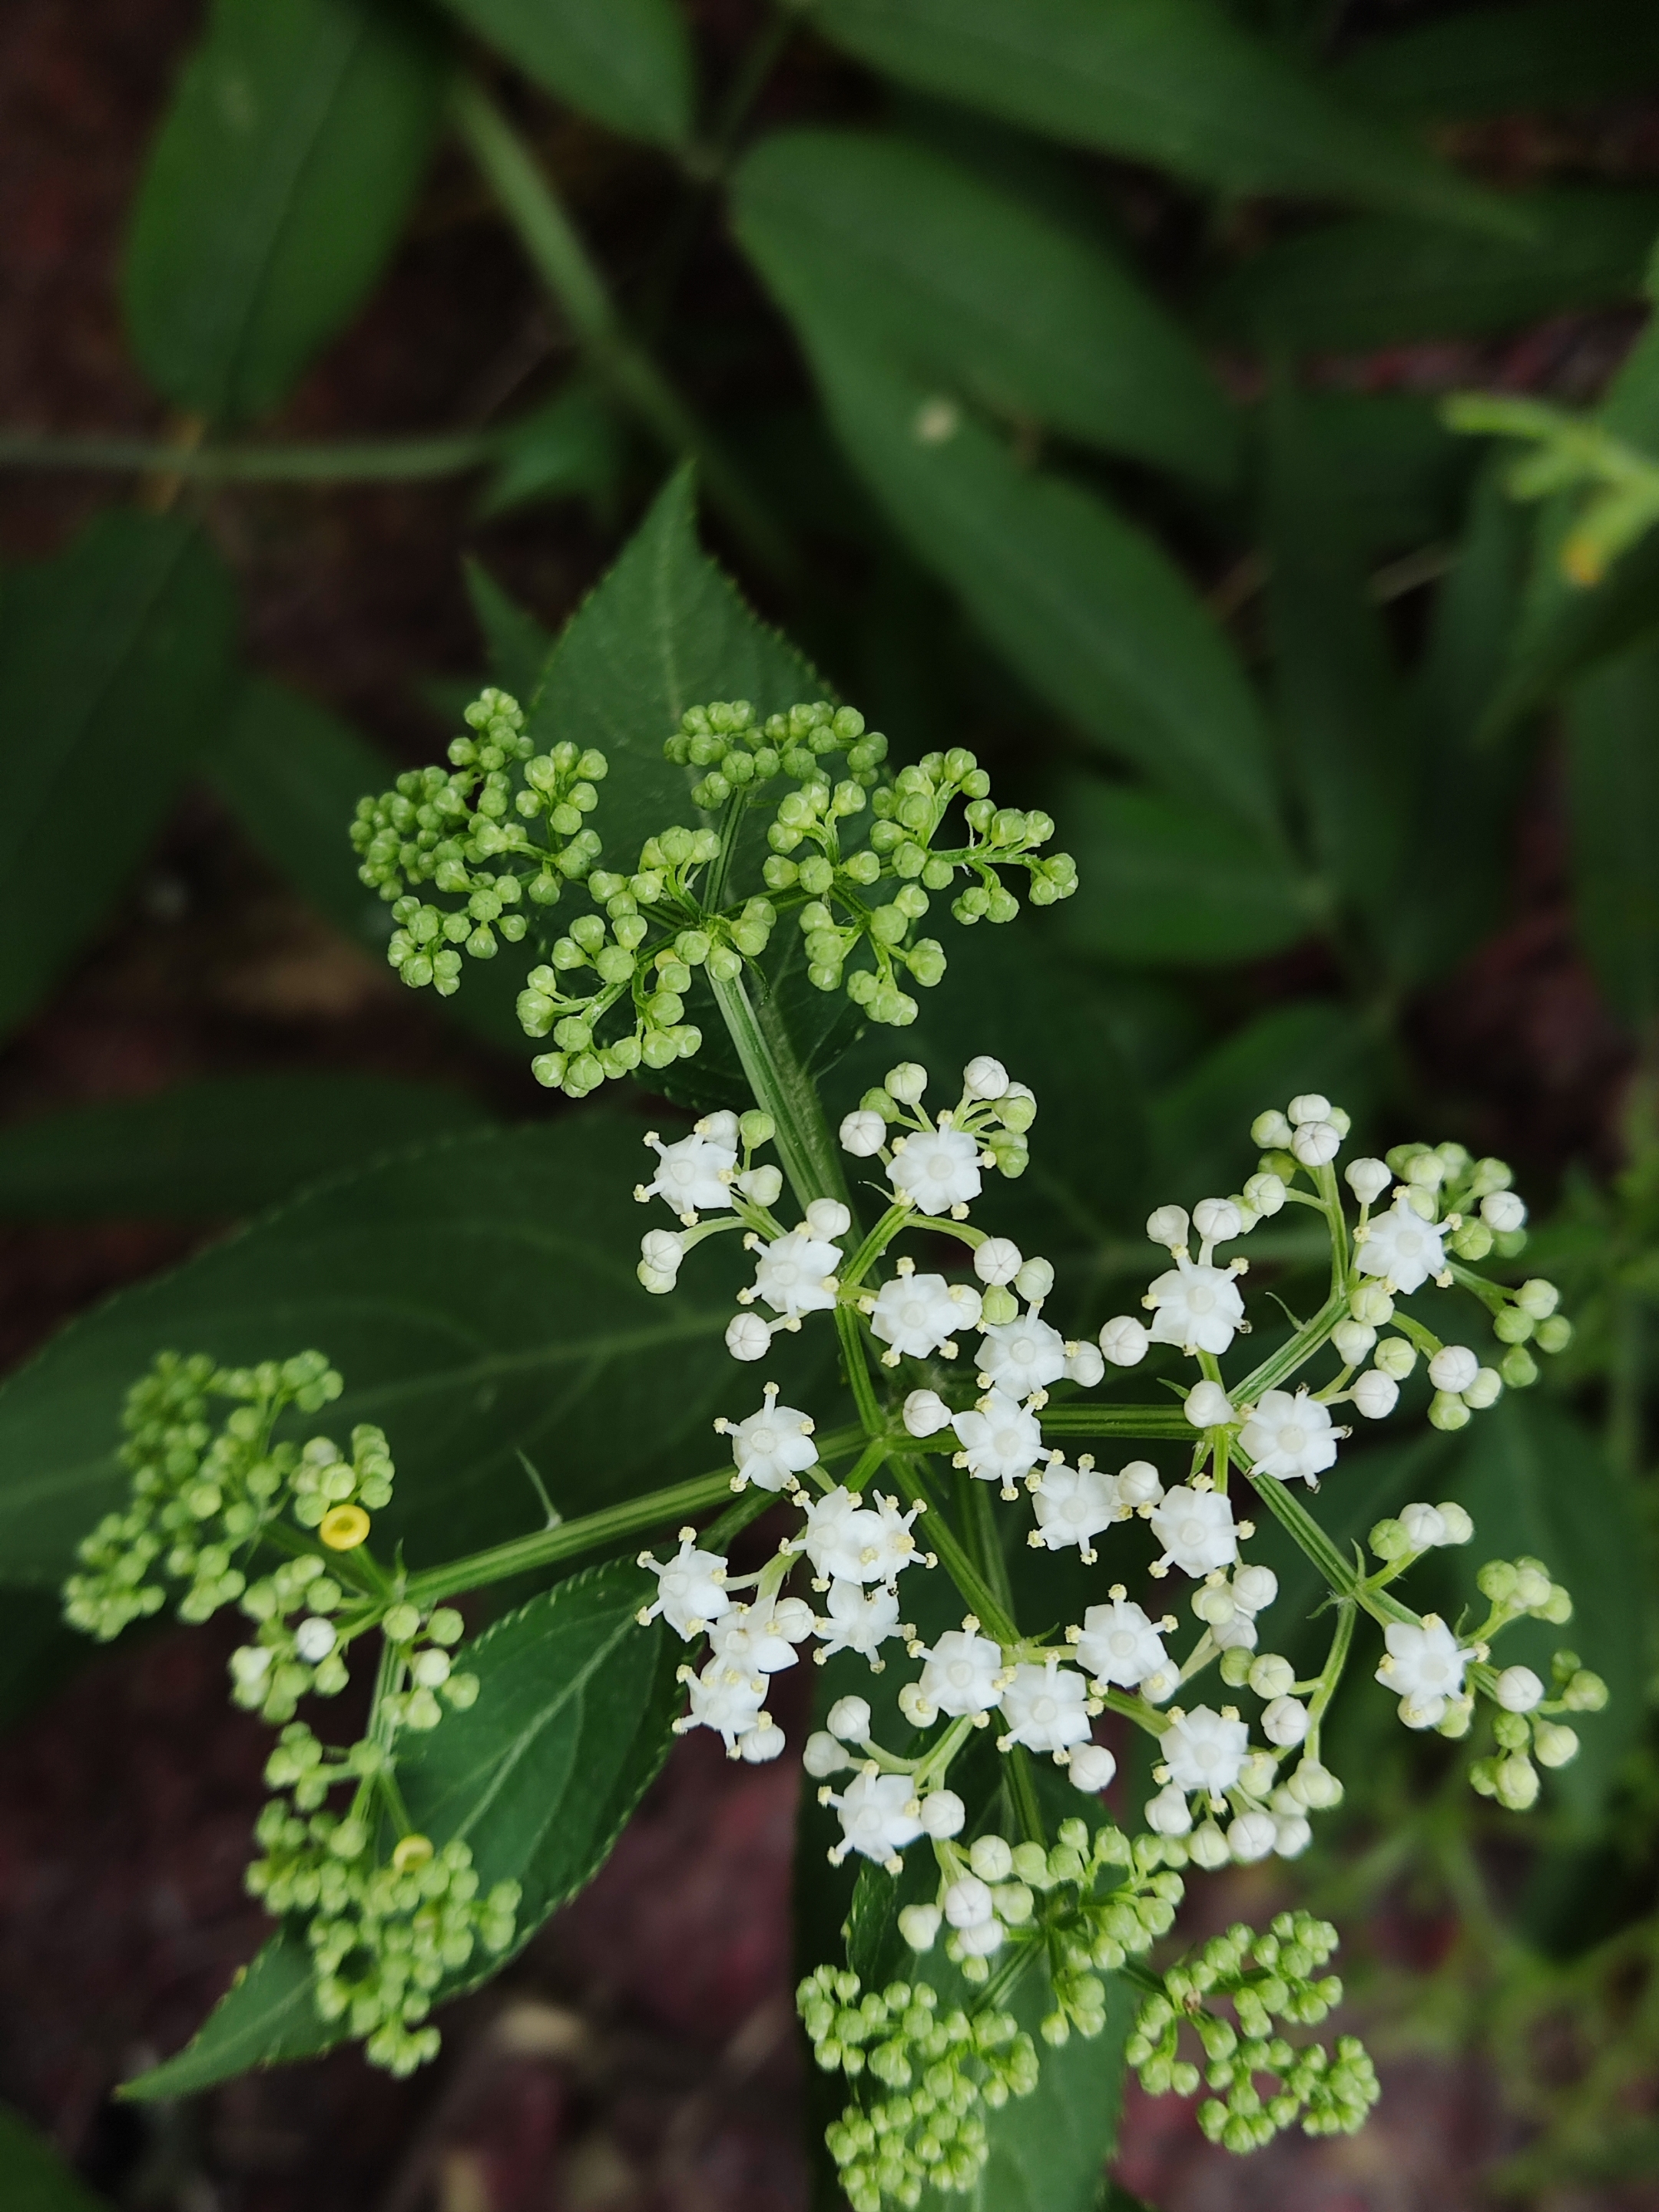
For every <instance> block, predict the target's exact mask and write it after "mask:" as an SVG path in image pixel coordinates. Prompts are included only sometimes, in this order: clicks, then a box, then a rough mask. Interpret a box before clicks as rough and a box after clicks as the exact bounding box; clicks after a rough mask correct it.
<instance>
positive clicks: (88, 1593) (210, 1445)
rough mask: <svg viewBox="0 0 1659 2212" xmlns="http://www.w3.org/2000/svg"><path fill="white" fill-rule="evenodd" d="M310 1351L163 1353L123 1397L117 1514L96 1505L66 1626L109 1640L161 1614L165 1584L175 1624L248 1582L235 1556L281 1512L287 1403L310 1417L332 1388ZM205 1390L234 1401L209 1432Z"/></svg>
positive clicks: (288, 1467)
mask: <svg viewBox="0 0 1659 2212" xmlns="http://www.w3.org/2000/svg"><path fill="white" fill-rule="evenodd" d="M340 1388H341V1384H340V1377H339V1376H337V1374H336V1373H335V1372H334V1370H332V1369H331V1367H330V1366H329V1364H328V1362H327V1360H326V1359H325V1358H324V1357H323V1355H322V1353H321V1352H301V1353H299V1354H297V1355H296V1356H295V1358H292V1359H287V1360H282V1361H277V1360H267V1361H265V1362H264V1363H263V1364H261V1365H260V1366H258V1367H256V1368H222V1367H219V1366H217V1365H216V1364H215V1362H214V1361H213V1360H212V1359H210V1358H208V1357H207V1356H206V1355H205V1354H202V1353H198V1354H196V1355H195V1356H193V1357H191V1358H180V1357H179V1355H178V1354H177V1353H176V1352H163V1353H162V1354H161V1357H160V1358H158V1359H157V1360H156V1362H155V1365H154V1366H153V1367H152V1368H151V1369H150V1370H149V1373H148V1374H147V1375H145V1376H143V1377H142V1378H141V1379H140V1380H139V1381H138V1382H137V1383H135V1384H134V1385H133V1388H132V1389H131V1391H130V1392H129V1393H128V1396H127V1401H126V1407H125V1412H124V1413H123V1417H122V1419H123V1426H124V1428H125V1431H126V1442H125V1444H124V1445H123V1447H122V1450H121V1461H122V1464H123V1465H124V1466H125V1467H126V1468H128V1469H129V1470H130V1472H131V1477H132V1489H131V1502H130V1504H128V1506H127V1509H126V1510H125V1512H121V1513H106V1515H105V1516H104V1517H103V1519H102V1520H101V1521H100V1522H99V1523H98V1525H97V1527H96V1528H94V1530H93V1531H92V1534H90V1535H89V1536H88V1537H87V1538H85V1539H84V1541H82V1544H81V1545H80V1547H79V1551H78V1556H79V1558H80V1559H81V1561H82V1565H83V1566H84V1567H85V1568H86V1569H87V1570H88V1571H87V1572H85V1573H81V1574H75V1575H71V1576H70V1577H69V1579H68V1581H67V1582H66V1583H65V1584H64V1616H65V1618H66V1619H67V1620H68V1621H69V1622H70V1626H72V1627H75V1628H79V1629H82V1630H83V1631H84V1632H86V1633H87V1634H88V1635H90V1636H95V1637H97V1638H99V1639H100V1641H101V1642H105V1643H107V1642H108V1641H109V1640H110V1639H111V1638H113V1637H116V1636H118V1635H119V1634H120V1632H121V1631H122V1630H123V1629H124V1628H125V1626H127V1624H128V1623H129V1622H130V1621H132V1620H139V1619H140V1618H142V1617H144V1616H146V1615H149V1614H151V1613H156V1612H159V1611H160V1609H161V1606H162V1605H163V1604H164V1603H165V1602H166V1595H167V1592H166V1587H165V1585H166V1583H167V1582H169V1581H170V1582H172V1583H183V1584H184V1585H185V1589H184V1594H183V1595H182V1597H181V1598H180V1599H179V1607H178V1611H179V1619H180V1620H190V1621H201V1620H208V1619H209V1618H210V1615H211V1614H213V1613H216V1612H217V1611H218V1609H219V1607H221V1606H224V1605H228V1604H231V1603H232V1602H233V1601H234V1600H235V1599H237V1598H239V1597H240V1595H242V1592H243V1590H244V1589H246V1585H247V1577H246V1574H245V1573H244V1571H243V1570H242V1569H241V1567H240V1566H239V1565H236V1564H235V1563H234V1562H235V1555H236V1554H237V1553H238V1552H239V1551H241V1550H244V1549H245V1548H246V1547H247V1546H248V1545H249V1544H251V1543H252V1541H254V1540H255V1539H256V1538H257V1537H258V1534H260V1532H261V1530H262V1529H263V1528H264V1527H265V1526H266V1525H267V1524H268V1523H269V1522H270V1521H272V1520H274V1519H275V1518H276V1515H277V1514H278V1513H279V1512H280V1510H282V1505H283V1497H284V1493H285V1492H286V1491H287V1489H288V1487H289V1485H290V1484H291V1482H292V1481H293V1480H294V1477H295V1471H296V1469H297V1468H298V1466H299V1463H300V1457H301V1455H300V1452H299V1449H298V1448H297V1447H296V1446H295V1445H293V1444H277V1445H273V1444H272V1443H271V1441H270V1435H271V1430H272V1428H273V1426H274V1425H275V1423H276V1419H277V1416H278V1415H279V1414H280V1413H283V1411H284V1409H285V1408H286V1407H289V1406H297V1407H300V1408H301V1410H302V1411H304V1412H307V1413H314V1412H316V1411H318V1410H319V1409H320V1408H321V1407H323V1406H325V1405H326V1404H327V1403H328V1402H329V1401H331V1399H334V1398H337V1397H338V1395H339V1394H340ZM215 1398H220V1399H226V1398H228V1399H230V1400H233V1401H235V1404H234V1411H233V1412H232V1413H230V1414H229V1415H228V1417H227V1418H226V1419H225V1420H224V1423H223V1425H222V1427H221V1428H220V1429H219V1431H218V1432H217V1433H215V1431H214V1428H213V1425H212V1423H211V1420H210V1401H212V1400H213V1399H215Z"/></svg>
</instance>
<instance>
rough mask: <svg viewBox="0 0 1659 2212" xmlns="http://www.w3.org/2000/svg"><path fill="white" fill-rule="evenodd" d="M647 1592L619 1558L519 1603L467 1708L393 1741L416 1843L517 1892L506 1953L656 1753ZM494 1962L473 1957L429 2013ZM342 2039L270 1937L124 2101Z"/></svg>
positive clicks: (654, 1650)
mask: <svg viewBox="0 0 1659 2212" xmlns="http://www.w3.org/2000/svg"><path fill="white" fill-rule="evenodd" d="M648 1593H649V1585H648V1583H647V1579H646V1577H644V1576H643V1575H642V1574H641V1572H640V1571H639V1569H638V1568H637V1567H635V1566H634V1565H631V1564H629V1563H627V1562H624V1561H620V1560H618V1561H614V1562H612V1563H611V1564H610V1565H605V1566H601V1567H595V1568H592V1569H590V1570H589V1571H587V1572H586V1573H585V1574H580V1575H575V1576H573V1577H571V1579H570V1580H569V1581H568V1582H562V1583H557V1584H556V1585H555V1587H554V1588H553V1589H550V1590H547V1591H544V1593H543V1594H542V1595H540V1596H538V1597H535V1598H532V1600H531V1601H530V1602H529V1604H528V1605H526V1606H524V1607H520V1610H519V1611H518V1612H517V1613H509V1614H508V1615H507V1617H506V1618H505V1619H504V1620H499V1621H497V1622H496V1623H495V1625H494V1626H492V1627H490V1628H489V1629H487V1630H486V1631H485V1632H484V1634H483V1636H481V1637H480V1638H478V1640H477V1643H476V1644H472V1645H471V1646H469V1647H468V1649H467V1650H466V1653H465V1660H466V1664H467V1666H468V1668H469V1669H470V1670H471V1672H472V1673H474V1674H477V1677H478V1681H479V1691H478V1699H477V1704H476V1705H471V1706H470V1707H469V1708H468V1710H467V1711H465V1712H464V1713H453V1714H447V1715H446V1716H445V1719H444V1723H443V1725H442V1726H441V1728H438V1729H435V1730H434V1731H433V1732H432V1734H431V1735H428V1736H424V1737H422V1738H419V1739H413V1738H410V1737H407V1736H406V1737H405V1738H404V1747H403V1749H402V1751H401V1753H400V1755H399V1760H398V1781H399V1784H401V1786H402V1788H403V1791H404V1798H405V1800H406V1802H407V1803H408V1807H409V1812H410V1819H411V1820H412V1821H413V1822H414V1824H415V1827H416V1830H417V1832H420V1833H422V1834H423V1835H427V1836H429V1837H430V1838H432V1840H433V1842H434V1843H435V1844H437V1845H438V1846H439V1847H440V1848H441V1847H442V1846H443V1845H444V1844H447V1843H451V1842H453V1841H454V1840H455V1839H456V1838H460V1839H462V1840H463V1841H465V1842H466V1843H468V1844H471V1847H472V1857H473V1864H474V1865H475V1867H476V1868H477V1871H478V1875H479V1878H480V1880H481V1881H482V1882H483V1885H484V1886H485V1887H489V1886H490V1885H491V1884H493V1883H495V1882H498V1881H516V1882H518V1883H520V1885H521V1887H522V1888H523V1891H524V1897H523V1901H522V1903H521V1905H520V1911H519V1915H518V1922H517V1926H516V1929H515V1932H514V1941H513V1950H514V1951H518V1950H521V1949H522V1948H523V1947H524V1946H525V1944H526V1943H527V1942H529V1941H530V1939H531V1937H532V1936H533V1935H534V1934H535V1933H536V1931H537V1929H538V1928H540V1927H542V1926H543V1925H544V1923H545V1922H546V1921H547V1920H548V1918H549V1917H550V1915H551V1914H552V1913H554V1912H555V1911H556V1910H557V1909H558V1907H559V1906H560V1905H562V1904H564V1903H565V1902H566V1901H567V1900H568V1899H569V1898H571V1897H574V1894H575V1893H576V1892H577V1891H578V1890H579V1889H580V1888H581V1887H583V1886H584V1884H586V1882H589V1881H592V1878H593V1876H594V1875H596V1874H597V1873H598V1872H599V1868H600V1867H601V1866H602V1865H603V1864H604V1863H605V1860H606V1859H607V1858H608V1857H610V1855H611V1848H612V1846H613V1845H614V1844H615V1843H616V1840H617V1837H618V1836H619V1835H620V1834H621V1832H622V1831H623V1827H624V1826H625V1825H626V1824H627V1821H628V1820H629V1815H630V1814H632V1813H633V1811H634V1808H635V1806H636V1805H637V1804H638V1803H639V1802H640V1799H641V1797H642V1796H644V1795H645V1792H646V1790H647V1787H648V1786H649V1784H650V1783H651V1782H652V1781H653V1778H655V1776H656V1774H657V1771H658V1770H659V1767H660V1766H661V1765H662V1763H663V1760H664V1759H665V1757H666V1755H667V1752H668V1747H669V1744H670V1742H671V1740H672V1739H671V1723H672V1720H673V1717H674V1714H675V1712H676V1711H678V1707H679V1704H680V1690H679V1685H678V1682H677V1680H675V1668H676V1663H677V1662H678V1658H679V1656H680V1653H679V1647H678V1644H673V1645H671V1644H670V1641H669V1639H668V1638H667V1637H666V1636H665V1634H664V1632H663V1630H662V1627H661V1626H660V1624H656V1625H653V1626H652V1627H651V1628H649V1629H642V1628H641V1627H640V1626H639V1625H638V1623H637V1621H636V1620H635V1614H636V1613H637V1612H638V1610H639V1607H640V1606H641V1602H642V1601H643V1600H644V1598H645V1597H646V1596H647V1595H648ZM507 1955H508V1956H511V1955H512V1954H511V1953H509V1954H507ZM504 1963H505V1961H504V1960H492V1959H489V1958H488V1957H485V1956H483V1955H482V1954H475V1955H474V1957H473V1958H472V1960H471V1961H469V1963H468V1965H467V1966H465V1967H464V1968H463V1969H462V1970H461V1971H460V1972H459V1973H457V1974H455V1975H454V1976H453V1978H451V1979H450V1980H449V1981H448V1982H447V1983H446V1984H445V1985H444V1987H443V1989H442V1990H441V1992H440V2002H445V2001H447V1999H448V1998H451V1997H453V1996H459V1995H460V1994H461V1992H462V1991H463V1990H467V1989H471V1988H475V1987H476V1986H477V1984H478V1983H480V1982H482V1981H486V1980H488V1979H489V1977H490V1976H491V1975H492V1974H494V1973H495V1972H499V1970H500V1967H501V1965H502V1964H504ZM346 2037H347V2030H346V2029H345V2028H344V2027H343V2025H342V2024H341V2023H340V2022H338V2021H332V2022H331V2021H324V2020H322V2019H321V2018H320V2017H319V2015H318V2013H317V2010H316V2007H315V2005H314V2003H313V2000H312V1994H311V1975H310V1959H309V1954H308V1951H307V1946H306V1944H305V1942H304V1940H303V1938H301V1936H298V1935H297V1934H296V1933H295V1930H294V1929H292V1928H289V1927H284V1928H283V1929H282V1931H281V1932H280V1933H279V1934H278V1935H277V1936H273V1937H272V1938H271V1940H270V1942H268V1943H267V1944H266V1945H265V1947H264V1949H263V1950H262V1951H261V1952H260V1954H259V1955H258V1958H257V1959H256V1960H254V1961H253V1964H252V1966H251V1967H250V1968H249V1969H248V1971H247V1973H246V1978H242V1977H240V1976H239V1978H237V1980H236V1981H235V1982H234V1983H233V1984H232V1985H231V1988H230V1990H228V1992H227V1994H226V1995H225V1996H223V1997H222V1999H221V2000H220V2002H219V2004H218V2006H217V2007H216V2009H215V2010H214V2012H213V2013H212V2014H211V2015H210V2017H209V2019H208V2021H207V2022H206V2024H205V2025H204V2027H203V2028H202V2029H201V2031H200V2032H199V2033H198V2034H197V2035H196V2036H195V2037H194V2038H193V2039H192V2040H191V2042H190V2043H189V2044H188V2045H186V2046H185V2049H184V2050H183V2051H180V2052H179V2054H178V2055H177V2056H176V2057H173V2058H170V2059H168V2060H167V2061H166V2062H165V2063H164V2064H162V2065H161V2066H158V2067H155V2068H153V2069H151V2070H150V2071H149V2073H147V2074H143V2075H140V2076H139V2077H138V2079H137V2081H131V2082H129V2083H128V2084H127V2085H126V2087H125V2091H124V2092H123V2093H124V2094H125V2095H126V2096H128V2097H131V2098H134V2099H138V2100H149V2099H152V2098H156V2097H179V2096H185V2095H190V2094H193V2093H195V2092H196V2091H197V2090H199V2089H204V2088H206V2087H209V2086H210V2084H211V2083H213V2082H215V2081H225V2080H227V2079H228V2078H229V2077H230V2076H231V2075H235V2074H240V2073H244V2072H246V2070H247V2069H248V2068H249V2067H251V2066H256V2065H269V2064H271V2063H274V2062H276V2061H277V2060H279V2059H288V2058H301V2057H308V2056H309V2055H310V2054H311V2053H312V2052H313V2051H326V2050H329V2049H330V2048H331V2047H332V2046H333V2045H335V2044H337V2043H341V2042H343V2041H344V2040H346Z"/></svg>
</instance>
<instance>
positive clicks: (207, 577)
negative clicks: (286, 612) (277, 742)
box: [0, 512, 236, 1033]
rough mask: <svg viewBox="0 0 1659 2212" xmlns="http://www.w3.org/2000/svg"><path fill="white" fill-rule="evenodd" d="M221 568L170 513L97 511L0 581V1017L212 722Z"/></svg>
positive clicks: (78, 927)
mask: <svg viewBox="0 0 1659 2212" xmlns="http://www.w3.org/2000/svg"><path fill="white" fill-rule="evenodd" d="M235 625H236V608H235V600H234V594H233V592H232V588H231V585H230V581H229V579H228V577H227V575H226V574H225V572H224V570H223V569H222V568H221V567H220V565H219V563H218V562H217V560H216V558H215V557H214V556H213V554H212V553H211V552H210V550H209V549H208V546H207V544H206V543H205V542H204V539H203V538H201V537H200V536H198V534H197V532H195V531H194V530H193V529H191V527H190V526H188V525H187V524H185V523H184V522H182V521H179V520H175V519H174V518H172V517H170V516H164V515H149V514H139V513H132V512H117V513H109V514H105V515H100V517H99V518H98V520H96V521H95V522H94V523H92V524H91V525H90V526H88V529H87V530H86V531H85V532H82V535H81V537H80V538H77V539H76V542H75V544H73V545H71V546H70V549H69V550H68V551H67V552H64V553H60V554H59V555H58V556H57V557H56V559H54V560H51V561H46V562H41V563H40V565H39V566H38V567H34V568H21V569H16V570H14V571H13V573H12V574H10V575H9V576H8V577H7V578H6V579H5V581H4V584H3V586H0V732H3V733H4V738H5V744H6V748H7V754H8V758H9V775H8V780H7V781H8V803H7V806H6V815H5V829H4V831H3V834H0V882H3V884H4V886H5V889H4V892H3V896H0V946H3V951H0V1033H3V1032H4V1031H5V1030H9V1029H10V1028H13V1027H15V1024H17V1022H19V1021H20V1020H21V1018H22V1017H23V1016H24V1015H25V1014H27V1013H28V1012H30V1011H31V1010H32V1008H33V1006H34V1005H35V1004H36V1002H37V1000H39V999H40V996H41V994H43V992H45V991H46V988H47V987H48V986H49V985H50V984H51V983H52V981H54V979H55V978H56V977H57V975H58V974H59V973H60V972H61V970H62V969H64V966H65V965H66V964H67V963H68V962H69V961H70V959H71V958H72V957H73V956H74V955H75V954H76V952H77V951H79V950H80V948H81V946H82V944H84V942H85V941H86V939H87V938H88V936H89V935H90V934H91V933H92V932H93V930H94V929H95V928H96V927H97V925H98V924H99V922H100V921H102V919H103V917H104V915H106V913H107V911H108V909H109V907H110V905H111V903H112V901H113V900H114V898H115V896H116V895H117V893H118V891H119V890H120V889H121V886H122V884H123V883H124V881H125V878H126V877H127V875H128V874H129V873H130V872H131V869H132V868H133V867H134V866H136V865H137V861H138V860H139V859H140V857H141V856H142V854H143V852H144V849H145V848H146V847H147V846H148V845H149V842H150V840H151V838H152V837H154V836H155V833H156V831H157V829H159V828H160V827H161V823H162V822H163V820H164V819H165V818H166V817H167V812H168V811H169V809H170V808H171V806H172V805H173V799H174V798H175V796H176V795H177V793H178V791H179V786H180V784H181V783H182V782H183V781H184V780H185V775H187V774H188V772H189V770H190V769H191V765H192V764H193V763H194V761H195V759H196V757H197V753H198V752H199V751H200V750H202V748H203V746H204V744H205V743H206V742H207V740H208V738H210V735H211V734H212V728H213V716H214V714H215V711H216V708H218V707H219V705H220V702H221V700H222V696H223V693H224V690H225V687H226V684H227V680H228V674H229V667H230V655H231V651H232V647H233V644H234V633H235Z"/></svg>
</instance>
